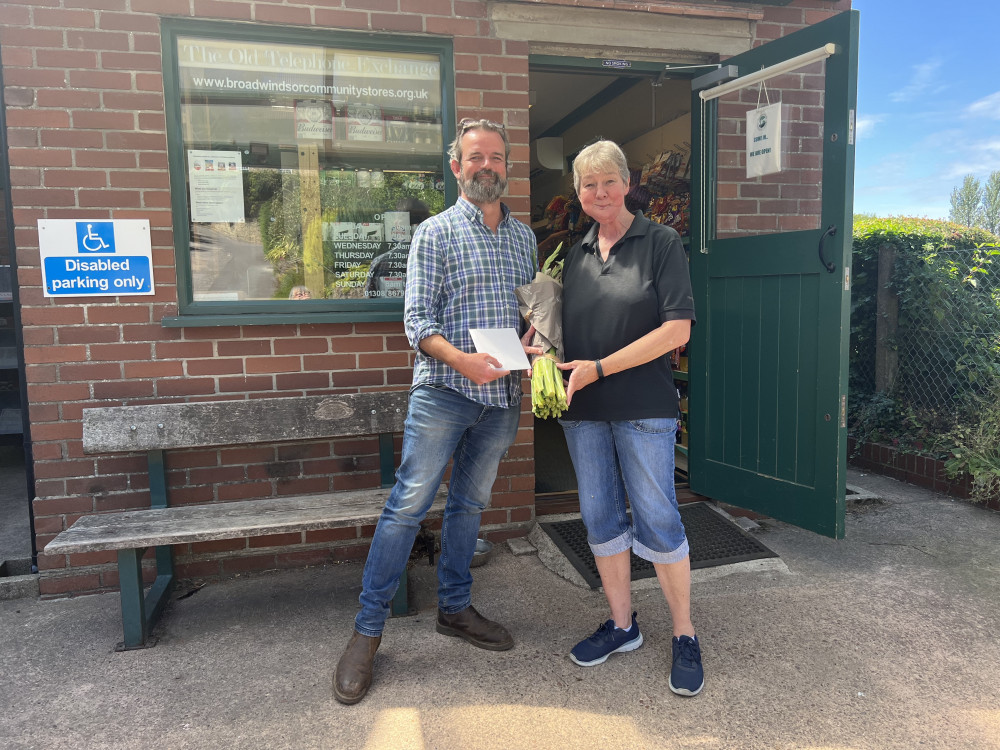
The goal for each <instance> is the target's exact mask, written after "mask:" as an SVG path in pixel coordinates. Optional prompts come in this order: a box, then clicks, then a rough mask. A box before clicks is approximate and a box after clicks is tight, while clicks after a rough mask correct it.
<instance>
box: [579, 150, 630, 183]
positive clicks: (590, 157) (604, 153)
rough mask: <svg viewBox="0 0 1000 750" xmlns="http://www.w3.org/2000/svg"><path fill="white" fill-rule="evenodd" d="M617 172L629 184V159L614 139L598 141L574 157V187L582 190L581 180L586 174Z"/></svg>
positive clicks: (623, 181)
mask: <svg viewBox="0 0 1000 750" xmlns="http://www.w3.org/2000/svg"><path fill="white" fill-rule="evenodd" d="M607 172H617V173H618V174H619V175H621V178H622V183H623V184H625V185H628V161H627V160H626V159H625V152H624V151H622V150H621V147H620V146H619V145H618V144H617V143H615V142H614V141H598V142H597V143H592V144H591V145H589V146H587V147H586V148H585V149H583V150H582V151H581V152H580V153H578V154H577V155H576V158H575V159H573V187H574V188H576V192H578V193H579V192H580V182H581V181H582V180H583V178H584V176H585V175H589V174H605V173H607Z"/></svg>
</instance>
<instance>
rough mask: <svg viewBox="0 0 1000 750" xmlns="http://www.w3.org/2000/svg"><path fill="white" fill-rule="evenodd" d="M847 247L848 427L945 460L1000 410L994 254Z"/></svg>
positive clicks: (999, 254) (999, 265) (941, 246)
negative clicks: (850, 250) (850, 252)
mask: <svg viewBox="0 0 1000 750" xmlns="http://www.w3.org/2000/svg"><path fill="white" fill-rule="evenodd" d="M970 244H971V246H967V247H958V246H953V245H949V244H948V243H947V242H945V243H935V242H930V241H928V242H927V243H926V244H924V245H922V246H921V245H919V244H916V243H905V242H904V243H892V242H881V243H878V242H869V243H868V244H867V245H865V246H863V247H860V248H859V247H858V245H859V243H858V242H857V240H856V242H855V257H854V269H853V271H854V284H853V290H852V310H851V362H850V404H851V406H850V412H849V416H850V423H849V429H850V432H851V434H852V435H853V436H854V437H855V438H856V439H857V440H858V441H860V442H864V441H872V442H889V443H891V444H894V445H898V446H899V447H901V448H904V449H910V450H915V451H918V452H923V453H928V454H937V455H939V456H941V457H944V456H947V455H949V454H950V453H952V452H953V451H954V448H955V445H956V442H959V443H960V442H961V440H962V435H963V434H966V433H968V432H969V431H970V430H972V429H974V428H975V427H976V425H978V424H979V423H980V421H981V420H983V419H987V418H990V419H996V418H997V412H1000V404H998V403H997V400H998V399H1000V387H998V385H1000V249H998V248H997V247H996V246H989V245H978V246H977V245H976V244H975V243H970Z"/></svg>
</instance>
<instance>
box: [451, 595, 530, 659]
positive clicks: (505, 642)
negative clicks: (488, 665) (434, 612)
mask: <svg viewBox="0 0 1000 750" xmlns="http://www.w3.org/2000/svg"><path fill="white" fill-rule="evenodd" d="M437 632H439V633H443V634H444V635H453V636H456V637H458V638H464V639H465V640H467V641H468V642H469V643H471V644H472V645H473V646H478V647H479V648H485V649H488V650H490V651H506V650H507V649H509V648H513V646H514V639H513V638H512V637H511V635H510V633H508V632H507V629H506V628H505V627H504V626H503V625H501V624H500V623H498V622H493V621H492V620H487V619H486V618H485V617H483V616H482V615H481V614H479V613H478V612H477V611H476V608H475V607H473V606H471V605H470V606H468V607H466V608H465V609H463V610H462V611H461V612H456V613H455V614H453V615H447V614H445V613H444V612H442V611H441V610H440V609H439V610H438V621H437Z"/></svg>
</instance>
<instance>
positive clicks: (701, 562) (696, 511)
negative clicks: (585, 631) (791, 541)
mask: <svg viewBox="0 0 1000 750" xmlns="http://www.w3.org/2000/svg"><path fill="white" fill-rule="evenodd" d="M680 512H681V520H682V521H683V522H684V531H685V532H686V533H687V538H688V545H689V546H690V547H691V569H692V570H696V569H698V568H711V567H714V566H717V565H729V564H730V563H736V562H744V561H746V560H760V559H763V558H766V557H777V556H778V555H777V554H775V553H774V552H772V551H771V550H769V549H768V548H767V547H765V546H764V545H763V544H761V543H760V542H759V541H757V539H756V538H754V537H753V536H751V535H750V534H748V533H747V532H746V531H744V530H743V529H741V528H740V527H739V526H737V525H736V524H735V523H733V522H732V521H730V520H729V519H727V518H725V517H723V516H722V515H721V514H719V513H716V512H715V511H714V510H712V508H710V507H709V506H708V505H707V504H705V503H684V504H683V505H681V506H680ZM539 526H541V527H542V529H544V531H545V533H546V534H548V535H549V536H550V537H551V538H552V541H553V542H555V544H556V546H557V547H559V549H560V550H561V551H562V553H563V554H564V555H566V559H567V560H569V561H570V563H572V565H573V567H574V568H576V570H577V572H578V573H579V574H580V575H581V576H583V578H584V580H585V581H586V582H587V584H588V585H589V586H590V587H591V588H592V589H596V588H600V586H601V578H600V575H599V574H598V572H597V565H596V564H595V563H594V555H593V554H592V553H591V551H590V545H588V544H587V529H586V527H584V525H583V521H582V520H581V519H579V518H577V519H574V520H572V521H554V522H552V523H540V524H539ZM655 575H656V569H655V568H654V567H653V564H652V563H651V562H649V561H648V560H643V559H642V558H641V557H636V556H635V555H634V554H633V555H632V578H633V579H637V578H652V577H654V576H655Z"/></svg>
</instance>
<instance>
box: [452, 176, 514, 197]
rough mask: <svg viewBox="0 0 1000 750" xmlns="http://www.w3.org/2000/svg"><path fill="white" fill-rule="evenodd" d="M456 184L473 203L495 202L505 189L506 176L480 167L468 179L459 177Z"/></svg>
mask: <svg viewBox="0 0 1000 750" xmlns="http://www.w3.org/2000/svg"><path fill="white" fill-rule="evenodd" d="M485 178H489V179H485ZM458 186H459V187H460V188H461V189H462V194H463V195H464V196H465V197H466V198H468V199H469V200H470V201H472V202H473V203H496V202H497V201H498V200H500V196H501V195H503V192H504V190H506V189H507V178H505V177H501V176H500V175H499V174H498V173H497V172H494V171H493V170H492V169H481V170H479V171H478V172H476V173H475V174H474V175H472V179H470V180H466V179H465V178H462V177H460V178H459V179H458Z"/></svg>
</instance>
